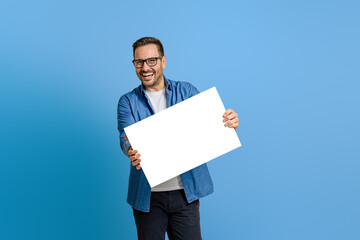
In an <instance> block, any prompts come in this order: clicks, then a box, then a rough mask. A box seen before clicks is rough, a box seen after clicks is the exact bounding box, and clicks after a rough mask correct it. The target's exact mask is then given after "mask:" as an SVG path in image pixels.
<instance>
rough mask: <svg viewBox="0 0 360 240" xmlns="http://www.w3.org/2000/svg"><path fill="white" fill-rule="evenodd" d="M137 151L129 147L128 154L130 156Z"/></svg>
mask: <svg viewBox="0 0 360 240" xmlns="http://www.w3.org/2000/svg"><path fill="white" fill-rule="evenodd" d="M137 152H138V151H137V150H133V149H132V148H131V149H130V148H129V151H128V154H129V155H130V156H131V155H134V154H136V153H137Z"/></svg>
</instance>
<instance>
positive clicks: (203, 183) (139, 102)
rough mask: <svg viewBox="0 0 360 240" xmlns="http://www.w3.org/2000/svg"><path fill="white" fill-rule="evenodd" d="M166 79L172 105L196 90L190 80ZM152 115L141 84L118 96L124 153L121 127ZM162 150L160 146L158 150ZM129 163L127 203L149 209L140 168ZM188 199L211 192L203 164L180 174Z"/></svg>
mask: <svg viewBox="0 0 360 240" xmlns="http://www.w3.org/2000/svg"><path fill="white" fill-rule="evenodd" d="M164 79H165V89H166V91H165V96H166V106H167V107H170V106H173V105H175V104H177V103H179V102H181V101H184V100H185V99H187V98H190V97H192V96H194V95H196V94H198V93H199V91H198V90H197V89H196V88H195V87H194V86H193V85H191V84H190V83H187V82H177V81H172V80H169V79H166V78H165V76H164ZM153 114H154V110H153V109H152V106H151V103H150V100H149V99H148V98H147V96H146V94H145V89H144V87H143V85H140V86H138V87H137V88H135V89H134V90H132V91H131V92H129V93H127V94H125V95H123V96H121V98H120V100H119V104H118V129H119V132H120V145H121V148H122V150H123V152H124V153H125V155H126V156H129V155H128V150H129V148H130V143H129V141H126V140H125V139H124V135H125V131H124V128H125V127H127V126H130V125H132V124H134V123H136V122H138V121H141V120H143V119H145V118H147V117H149V116H151V115H153ZM159 151H161V149H159ZM129 164H130V175H129V186H128V196H127V202H128V203H129V204H130V205H131V206H132V207H134V208H135V209H137V210H139V211H143V212H149V211H150V196H151V188H150V185H149V183H148V181H147V179H146V177H145V175H144V172H143V170H142V169H140V170H137V169H136V167H134V166H132V165H131V162H130V161H129ZM180 178H181V181H182V184H183V187H184V191H185V195H186V198H187V201H188V202H189V203H190V202H193V201H195V200H197V199H199V198H201V197H204V196H207V195H209V194H210V193H212V192H213V183H212V180H211V177H210V173H209V170H208V168H207V165H206V164H203V165H200V166H198V167H196V168H194V169H192V170H190V171H187V172H185V173H183V174H181V175H180Z"/></svg>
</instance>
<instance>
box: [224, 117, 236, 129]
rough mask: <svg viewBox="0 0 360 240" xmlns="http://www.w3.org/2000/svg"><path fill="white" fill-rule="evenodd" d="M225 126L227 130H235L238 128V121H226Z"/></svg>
mask: <svg viewBox="0 0 360 240" xmlns="http://www.w3.org/2000/svg"><path fill="white" fill-rule="evenodd" d="M225 125H226V126H227V127H229V128H237V127H238V126H239V121H238V119H233V120H231V121H228V122H227V123H226V124H225Z"/></svg>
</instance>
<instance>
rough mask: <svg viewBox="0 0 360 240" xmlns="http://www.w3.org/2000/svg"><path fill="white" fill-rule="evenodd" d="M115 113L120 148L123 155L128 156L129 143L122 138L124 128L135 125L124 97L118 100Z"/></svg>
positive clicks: (126, 99)
mask: <svg viewBox="0 0 360 240" xmlns="http://www.w3.org/2000/svg"><path fill="white" fill-rule="evenodd" d="M117 111H118V112H117V120H118V130H119V132H120V136H119V137H120V147H121V149H122V151H123V152H124V154H125V155H126V156H129V155H128V151H129V148H130V142H129V141H127V140H125V138H124V135H125V131H124V128H125V127H127V126H130V125H131V124H133V123H135V120H134V117H133V114H132V111H131V106H130V101H129V99H128V98H127V97H126V96H122V97H121V98H120V100H119V103H118V110H117Z"/></svg>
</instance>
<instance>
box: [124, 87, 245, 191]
mask: <svg viewBox="0 0 360 240" xmlns="http://www.w3.org/2000/svg"><path fill="white" fill-rule="evenodd" d="M224 113H225V107H224V105H223V103H222V101H221V98H220V96H219V94H218V92H217V90H216V88H215V87H213V88H210V89H209V90H206V91H204V92H202V93H199V94H198V95H196V96H194V97H191V98H189V99H187V100H185V101H183V102H180V103H178V104H176V105H174V106H172V107H169V108H167V109H165V110H163V111H161V112H158V113H156V114H154V115H152V116H150V117H148V118H146V119H144V120H142V121H140V122H137V123H135V124H133V125H131V126H128V127H126V128H125V132H126V135H127V137H128V139H129V141H130V144H131V146H132V147H133V149H136V150H138V152H139V153H140V154H141V157H140V159H141V167H142V169H143V171H144V173H145V176H146V178H147V180H148V182H149V184H150V186H151V187H154V186H156V185H158V184H160V183H163V182H165V181H167V180H169V179H171V178H173V177H176V176H178V175H180V174H182V173H184V172H186V171H188V170H190V169H193V168H195V167H197V166H199V165H201V164H203V163H206V162H208V161H210V160H212V159H214V158H216V157H219V156H221V155H223V154H225V153H227V152H229V151H231V150H234V149H235V148H238V147H240V146H241V143H240V140H239V138H238V136H237V134H236V132H235V130H234V129H232V128H228V127H225V126H224V122H223V114H224Z"/></svg>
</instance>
